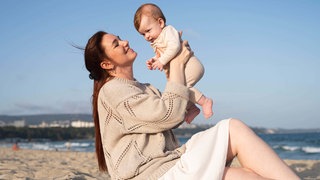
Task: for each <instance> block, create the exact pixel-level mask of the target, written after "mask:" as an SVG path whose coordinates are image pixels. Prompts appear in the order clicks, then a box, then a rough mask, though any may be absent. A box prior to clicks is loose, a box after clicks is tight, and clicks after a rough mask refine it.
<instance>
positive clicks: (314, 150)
mask: <svg viewBox="0 0 320 180" xmlns="http://www.w3.org/2000/svg"><path fill="white" fill-rule="evenodd" d="M301 150H302V151H303V152H305V153H308V154H313V153H320V147H303V148H301Z"/></svg>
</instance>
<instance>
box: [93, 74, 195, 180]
mask: <svg viewBox="0 0 320 180" xmlns="http://www.w3.org/2000/svg"><path fill="white" fill-rule="evenodd" d="M188 100H189V91H188V88H187V87H186V86H183V85H180V84H177V83H170V82H168V83H167V85H166V88H165V90H164V92H163V94H160V92H159V91H158V90H157V89H156V88H154V87H153V86H151V85H150V84H141V83H139V82H138V81H130V80H126V79H121V78H114V79H112V80H110V81H109V82H107V83H106V84H105V85H104V86H103V87H102V88H101V90H100V92H99V97H98V112H99V119H100V129H101V138H102V144H103V149H104V154H105V159H106V163H107V167H108V172H109V174H110V176H111V178H112V179H157V178H158V177H161V176H162V175H163V174H164V173H166V172H167V171H168V170H169V169H170V168H171V167H172V166H174V164H175V163H176V161H177V160H178V159H179V158H180V156H181V155H182V154H183V153H184V152H185V146H181V147H179V145H178V142H177V140H176V138H175V136H174V135H173V133H172V131H171V129H172V128H173V127H175V126H177V125H178V124H179V123H181V122H182V121H183V119H184V115H185V109H186V106H187V102H188Z"/></svg>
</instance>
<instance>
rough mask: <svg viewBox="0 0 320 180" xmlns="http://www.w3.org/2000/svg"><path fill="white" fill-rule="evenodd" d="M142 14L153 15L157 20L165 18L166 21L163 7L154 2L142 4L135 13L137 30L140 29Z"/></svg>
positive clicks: (134, 21)
mask: <svg viewBox="0 0 320 180" xmlns="http://www.w3.org/2000/svg"><path fill="white" fill-rule="evenodd" d="M142 15H146V16H149V17H153V18H154V19H156V20H157V19H159V18H161V19H163V21H164V23H166V17H165V16H164V15H163V13H162V11H161V9H160V8H159V7H158V6H157V5H155V4H152V3H146V4H142V5H141V6H140V7H139V8H138V9H137V11H136V13H135V14H134V20H133V23H134V27H135V28H136V30H137V31H138V30H139V27H140V23H141V16H142Z"/></svg>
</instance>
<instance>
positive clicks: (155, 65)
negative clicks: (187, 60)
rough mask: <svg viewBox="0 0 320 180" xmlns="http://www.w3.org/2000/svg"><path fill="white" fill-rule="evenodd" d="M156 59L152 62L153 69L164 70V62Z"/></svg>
mask: <svg viewBox="0 0 320 180" xmlns="http://www.w3.org/2000/svg"><path fill="white" fill-rule="evenodd" d="M154 60H155V61H154V62H153V63H152V69H158V70H160V71H162V70H163V64H162V63H161V62H160V61H159V60H158V59H154Z"/></svg>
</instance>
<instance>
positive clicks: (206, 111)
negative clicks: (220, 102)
mask: <svg viewBox="0 0 320 180" xmlns="http://www.w3.org/2000/svg"><path fill="white" fill-rule="evenodd" d="M212 105H213V100H212V99H210V98H205V100H204V103H203V105H202V111H203V115H204V117H205V118H206V119H208V118H210V117H211V116H212V115H213V111H212Z"/></svg>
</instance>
